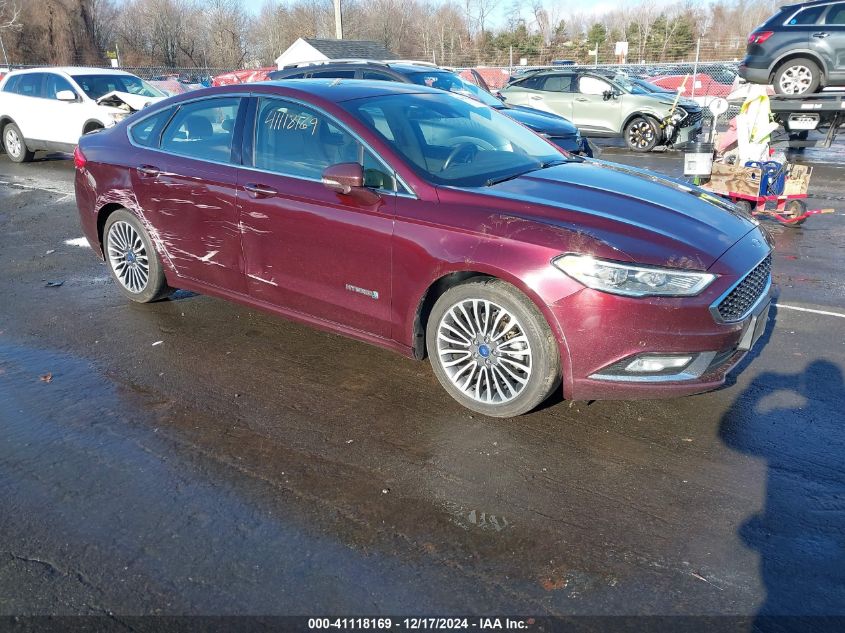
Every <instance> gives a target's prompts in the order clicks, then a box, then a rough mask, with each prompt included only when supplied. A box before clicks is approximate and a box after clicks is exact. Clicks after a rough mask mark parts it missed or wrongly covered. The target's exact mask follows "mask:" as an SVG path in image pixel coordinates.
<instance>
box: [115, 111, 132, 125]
mask: <svg viewBox="0 0 845 633" xmlns="http://www.w3.org/2000/svg"><path fill="white" fill-rule="evenodd" d="M130 114H132V113H131V112H112V113H111V114H109V116H110V117H111V120H112V121H114V122H115V123H120V122H121V121H123V119H125V118H126V117H128V116H129V115H130Z"/></svg>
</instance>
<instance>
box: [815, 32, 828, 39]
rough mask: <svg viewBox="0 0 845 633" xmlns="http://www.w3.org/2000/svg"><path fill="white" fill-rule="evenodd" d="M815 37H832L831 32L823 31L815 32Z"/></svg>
mask: <svg viewBox="0 0 845 633" xmlns="http://www.w3.org/2000/svg"><path fill="white" fill-rule="evenodd" d="M813 37H818V38H820V39H824V38H826V37H830V33H826V32H824V31H822V32H821V33H813Z"/></svg>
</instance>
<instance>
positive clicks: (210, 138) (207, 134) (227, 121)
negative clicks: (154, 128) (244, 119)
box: [161, 97, 241, 163]
mask: <svg viewBox="0 0 845 633" xmlns="http://www.w3.org/2000/svg"><path fill="white" fill-rule="evenodd" d="M240 101H241V100H240V98H238V97H225V98H216V99H204V100H202V101H195V102H193V103H188V104H185V105H183V106H182V107H181V108H179V111H178V112H176V115H175V116H174V117H173V120H172V121H171V122H170V123H169V124H168V125H167V128H166V129H165V130H164V134H162V139H161V149H163V150H167V151H169V152H173V153H174V154H181V155H183V156H188V157H190V158H197V159H199V160H208V161H213V162H217V163H228V162H229V161H230V160H231V155H232V137H233V136H234V130H235V118H236V117H237V114H238V106H239V105H240Z"/></svg>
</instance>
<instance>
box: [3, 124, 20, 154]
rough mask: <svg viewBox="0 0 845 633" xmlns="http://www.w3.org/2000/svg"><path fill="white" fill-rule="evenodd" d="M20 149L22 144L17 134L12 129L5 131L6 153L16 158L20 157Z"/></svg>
mask: <svg viewBox="0 0 845 633" xmlns="http://www.w3.org/2000/svg"><path fill="white" fill-rule="evenodd" d="M22 147H23V144H22V143H21V137H20V136H18V133H17V132H15V130H13V129H8V130H6V151H7V152H9V153H10V154H11V155H12V156H16V157H17V156H20V153H21V149H22Z"/></svg>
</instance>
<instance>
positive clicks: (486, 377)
mask: <svg viewBox="0 0 845 633" xmlns="http://www.w3.org/2000/svg"><path fill="white" fill-rule="evenodd" d="M437 354H438V358H439V361H440V364H441V366H442V367H443V370H444V371H445V372H446V375H447V376H448V377H449V380H450V381H451V382H452V384H453V385H454V386H455V387H457V388H458V389H459V390H460V391H461V392H462V393H463V394H465V395H466V396H468V397H469V398H471V399H473V400H475V401H476V402H480V403H483V404H501V403H504V402H509V401H511V400H513V399H514V398H516V397H517V396H519V394H520V393H522V391H523V390H524V389H525V386H526V385H527V384H528V381H529V378H530V377H531V370H532V361H533V356H532V351H531V344H530V342H529V340H528V337H527V336H526V334H525V329H524V328H523V326H522V324H521V323H520V322H519V320H518V319H517V318H516V317H515V316H514V315H513V314H512V313H511V312H509V311H508V310H506V309H505V308H503V307H502V306H500V305H498V304H496V303H494V302H492V301H487V300H483V299H467V300H463V301H460V302H458V303H456V304H454V305H453V306H452V307H451V308H449V310H447V311H446V313H445V314H444V315H443V317H442V318H441V319H440V323H439V324H438V326H437Z"/></svg>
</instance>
